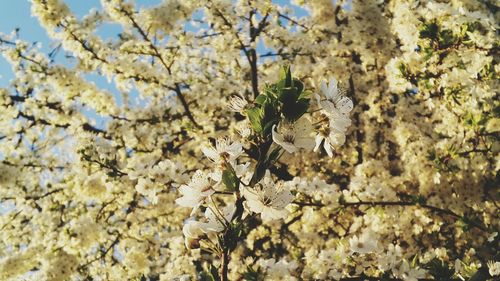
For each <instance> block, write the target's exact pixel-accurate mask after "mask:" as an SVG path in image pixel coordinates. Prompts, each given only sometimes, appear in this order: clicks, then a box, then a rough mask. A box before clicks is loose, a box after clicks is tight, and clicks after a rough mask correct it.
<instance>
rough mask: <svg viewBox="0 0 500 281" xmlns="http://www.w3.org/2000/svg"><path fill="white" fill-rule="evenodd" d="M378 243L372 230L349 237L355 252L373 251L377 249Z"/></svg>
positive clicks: (367, 252)
mask: <svg viewBox="0 0 500 281" xmlns="http://www.w3.org/2000/svg"><path fill="white" fill-rule="evenodd" d="M377 244H378V243H377V239H376V237H375V235H374V233H373V232H371V231H365V232H363V234H361V235H360V236H359V237H358V236H357V235H354V236H353V237H351V239H349V246H350V249H351V252H353V253H360V254H369V253H373V252H375V251H376V250H377Z"/></svg>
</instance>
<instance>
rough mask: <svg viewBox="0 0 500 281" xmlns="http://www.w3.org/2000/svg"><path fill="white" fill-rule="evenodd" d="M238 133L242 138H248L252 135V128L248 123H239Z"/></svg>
mask: <svg viewBox="0 0 500 281" xmlns="http://www.w3.org/2000/svg"><path fill="white" fill-rule="evenodd" d="M237 131H238V134H239V135H240V136H241V137H242V138H248V137H249V136H250V135H251V134H252V128H250V126H249V125H248V123H247V122H241V123H239V124H238V125H237Z"/></svg>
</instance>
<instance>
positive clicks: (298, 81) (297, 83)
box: [293, 78, 304, 95]
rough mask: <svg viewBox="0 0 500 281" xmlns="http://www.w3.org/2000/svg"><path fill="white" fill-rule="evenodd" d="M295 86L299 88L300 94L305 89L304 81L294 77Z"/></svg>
mask: <svg viewBox="0 0 500 281" xmlns="http://www.w3.org/2000/svg"><path fill="white" fill-rule="evenodd" d="M293 87H295V88H297V92H298V93H299V95H300V94H301V93H302V91H304V83H302V82H301V81H300V80H299V79H296V78H293Z"/></svg>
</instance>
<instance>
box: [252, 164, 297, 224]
mask: <svg viewBox="0 0 500 281" xmlns="http://www.w3.org/2000/svg"><path fill="white" fill-rule="evenodd" d="M243 196H245V199H246V200H247V201H246V206H247V208H248V209H249V210H250V211H251V212H254V213H258V214H260V215H261V218H262V220H263V221H266V222H267V221H272V220H278V219H281V218H286V216H287V215H288V210H286V209H285V207H286V206H288V204H290V203H291V202H292V201H293V199H294V198H295V197H294V196H293V195H292V193H291V192H290V191H289V189H288V187H287V186H285V185H284V183H283V182H282V181H278V182H274V181H273V180H272V178H271V176H270V173H269V171H267V172H266V176H265V177H264V178H263V179H262V180H261V181H260V182H259V183H257V184H256V185H255V186H254V187H253V188H250V187H245V188H243Z"/></svg>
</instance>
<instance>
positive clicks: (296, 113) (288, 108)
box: [282, 99, 309, 121]
mask: <svg viewBox="0 0 500 281" xmlns="http://www.w3.org/2000/svg"><path fill="white" fill-rule="evenodd" d="M308 108H309V99H300V100H298V101H297V102H296V103H292V104H284V105H283V110H282V111H283V115H284V116H285V118H287V119H289V120H292V121H295V120H298V119H299V118H300V117H302V115H304V113H306V112H307V109H308Z"/></svg>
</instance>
